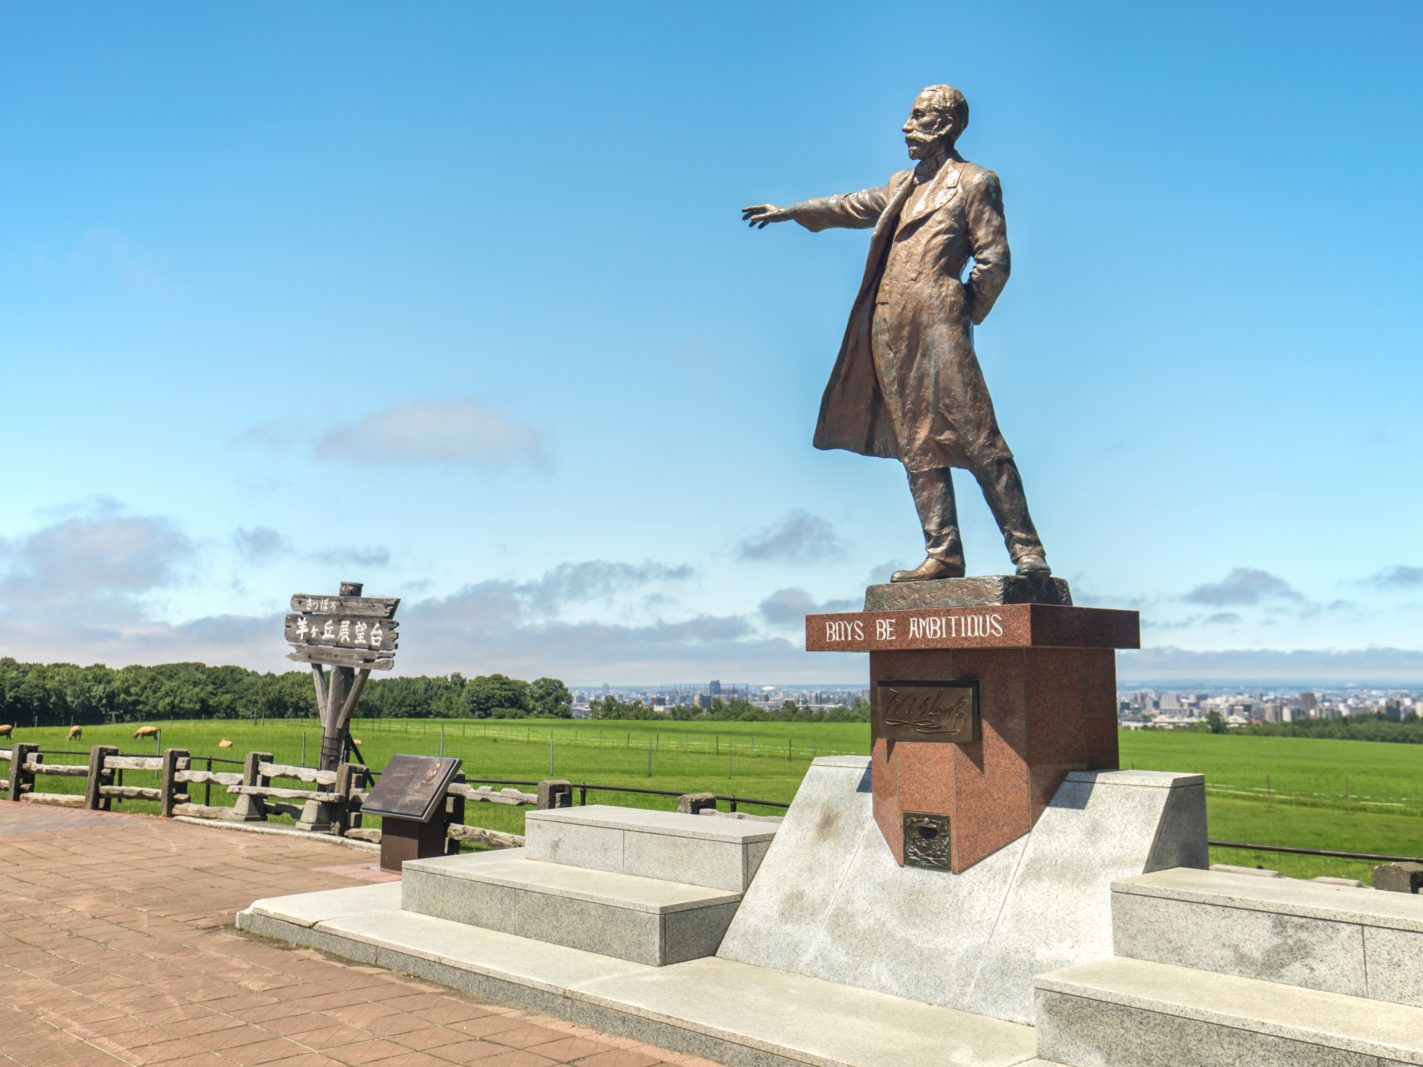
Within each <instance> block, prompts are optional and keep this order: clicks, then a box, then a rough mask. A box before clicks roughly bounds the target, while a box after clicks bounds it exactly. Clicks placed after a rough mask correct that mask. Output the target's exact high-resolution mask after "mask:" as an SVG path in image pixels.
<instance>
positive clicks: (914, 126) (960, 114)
mask: <svg viewBox="0 0 1423 1067" xmlns="http://www.w3.org/2000/svg"><path fill="white" fill-rule="evenodd" d="M967 125H968V101H967V100H966V99H965V98H964V95H963V93H961V92H959V91H958V90H957V89H955V88H954V87H953V86H952V85H931V86H929V87H928V88H927V89H924V90H922V91H921V92H920V93H919V95H918V96H916V97H915V98H914V106H913V107H911V108H910V109H909V121H908V122H906V123H905V124H904V143H905V144H907V145H908V146H909V158H910V159H926V158H928V157H929V156H932V155H934V153H936V152H938V151H940V150H942V149H945V148H952V147H953V146H954V142H955V141H957V140H958V139H959V134H961V133H963V131H964V127H965V126H967Z"/></svg>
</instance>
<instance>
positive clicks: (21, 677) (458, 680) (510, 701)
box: [0, 657, 573, 726]
mask: <svg viewBox="0 0 1423 1067" xmlns="http://www.w3.org/2000/svg"><path fill="white" fill-rule="evenodd" d="M572 706H573V697H572V695H571V694H570V693H569V692H568V687H567V686H565V685H564V684H563V683H562V682H561V681H559V680H558V679H557V678H536V679H534V680H533V681H532V682H525V681H521V680H520V679H518V678H510V677H508V676H507V675H503V674H488V675H479V676H477V677H474V678H465V677H464V676H463V675H461V674H458V673H455V674H449V675H443V676H436V677H424V676H420V677H399V678H372V679H371V680H370V681H369V682H368V683H367V684H366V687H365V689H364V691H363V692H362V694H361V702H360V706H359V710H358V712H357V713H358V714H359V715H361V716H362V717H365V718H380V717H385V718H399V719H406V718H409V719H425V718H451V719H459V718H473V719H484V718H500V719H512V718H523V717H525V716H547V717H554V718H564V719H566V718H569V717H570V716H571V715H572V713H573V712H572ZM315 714H316V690H315V687H314V686H313V685H312V680H311V674H310V672H309V671H287V672H284V673H282V674H271V673H267V674H263V673H259V672H257V671H249V670H247V669H245V668H243V667H209V666H207V665H206V664H202V663H165V664H162V665H160V666H156V667H137V666H133V667H121V668H117V669H115V668H112V667H106V666H104V665H103V664H94V665H92V666H89V667H79V666H76V665H75V664H72V663H19V662H17V661H16V660H14V659H11V658H9V657H4V658H0V722H6V723H12V724H15V725H20V726H69V725H87V724H90V723H105V722H142V721H144V720H146V719H164V720H167V719H254V720H255V719H263V718H269V719H301V718H307V717H309V716H314V715H315Z"/></svg>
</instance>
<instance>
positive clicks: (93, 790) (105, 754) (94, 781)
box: [84, 745, 119, 811]
mask: <svg viewBox="0 0 1423 1067" xmlns="http://www.w3.org/2000/svg"><path fill="white" fill-rule="evenodd" d="M118 754H119V750H118V749H116V748H114V747H113V746H112V745H95V746H94V747H93V748H91V749H90V750H89V777H88V779H86V780H85V782H84V806H85V807H86V808H88V809H89V810H90V811H112V810H113V806H114V802H113V800H112V799H110V798H109V797H106V796H104V788H103V787H104V786H106V785H113V783H114V772H113V771H111V770H110V769H109V767H108V758H109V757H110V756H117V755H118Z"/></svg>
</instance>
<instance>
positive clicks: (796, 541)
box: [736, 508, 845, 563]
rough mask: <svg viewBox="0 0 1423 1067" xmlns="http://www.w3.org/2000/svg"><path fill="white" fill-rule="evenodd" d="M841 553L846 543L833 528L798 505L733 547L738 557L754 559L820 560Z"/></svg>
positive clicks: (822, 560) (803, 561)
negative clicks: (773, 523) (778, 519)
mask: <svg viewBox="0 0 1423 1067" xmlns="http://www.w3.org/2000/svg"><path fill="white" fill-rule="evenodd" d="M844 555H845V545H844V543H843V542H842V541H841V540H840V537H839V535H838V534H836V533H835V528H834V527H833V526H831V525H830V523H829V522H828V521H827V520H825V519H823V518H821V517H820V516H819V515H812V514H811V513H810V512H808V511H804V510H802V509H800V508H797V509H795V510H794V511H789V512H787V513H786V514H785V515H784V516H782V517H781V519H780V521H779V522H777V523H776V524H775V525H774V526H769V527H767V528H766V529H764V530H762V531H761V532H760V533H758V534H755V535H753V536H751V537H748V538H746V539H744V540H743V541H741V542H740V543H739V544H738V545H737V546H736V556H737V558H738V559H743V560H751V561H755V562H787V563H821V562H826V561H829V560H835V559H841V558H843V557H844Z"/></svg>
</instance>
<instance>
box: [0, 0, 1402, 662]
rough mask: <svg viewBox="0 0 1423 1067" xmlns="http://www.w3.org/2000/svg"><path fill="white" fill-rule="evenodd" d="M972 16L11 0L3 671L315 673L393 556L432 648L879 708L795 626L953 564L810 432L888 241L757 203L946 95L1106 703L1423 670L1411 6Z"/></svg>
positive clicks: (891, 152)
mask: <svg viewBox="0 0 1423 1067" xmlns="http://www.w3.org/2000/svg"><path fill="white" fill-rule="evenodd" d="M921 16H922V6H920V5H908V4H902V3H897V2H890V3H888V5H887V6H885V5H882V6H881V8H879V9H877V12H876V22H877V24H882V25H890V26H903V25H907V24H909V20H910V19H911V18H917V17H921ZM944 19H945V22H946V24H947V23H952V33H924V34H899V35H897V36H896V37H895V39H894V41H893V44H892V46H885V47H867V45H866V41H867V37H866V33H867V31H866V29H865V16H864V11H863V8H862V7H861V6H859V5H851V4H848V3H839V2H836V0H821V2H818V3H816V4H813V5H811V4H801V3H788V4H785V5H782V6H779V7H776V8H774V10H773V13H769V14H768V11H767V9H765V8H764V6H762V5H755V4H749V3H736V2H733V3H730V4H720V5H700V6H699V5H667V4H653V3H636V2H634V3H628V4H619V5H601V6H600V5H587V4H573V3H558V2H554V3H550V4H545V5H538V6H519V5H503V6H499V5H475V4H458V3H452V2H449V0H433V2H431V3H428V4H421V5H415V6H408V5H407V6H402V7H400V8H396V7H394V6H392V5H389V4H385V3H377V2H374V0H343V2H341V3H340V4H337V3H335V2H334V0H312V2H310V3H304V4H300V5H277V4H272V3H263V2H262V0H258V3H257V4H256V5H241V6H237V5H212V4H206V5H204V4H186V3H179V2H178V0H154V2H151V3H145V4H141V5H112V4H104V3H99V2H97V0H53V2H51V3H46V4H28V5H27V4H10V5H6V6H5V8H4V10H3V12H0V34H3V37H4V40H5V42H6V44H7V45H8V51H7V61H6V63H5V64H4V66H3V69H0V93H3V95H4V98H5V99H6V101H7V102H8V106H7V107H5V108H0V145H3V147H4V149H5V152H6V158H7V160H9V161H10V165H9V166H7V168H6V170H5V174H4V177H3V178H0V184H2V185H3V188H4V191H5V200H6V203H7V204H9V205H10V206H11V209H12V210H11V211H10V213H9V215H8V218H7V226H6V230H5V236H4V238H3V239H0V346H3V348H2V349H0V350H3V351H4V353H5V356H6V360H5V364H6V379H5V417H4V420H3V422H0V446H3V450H4V455H5V456H6V466H5V490H4V493H3V495H0V656H6V655H8V656H13V657H15V658H17V659H21V660H37V661H50V662H53V661H66V662H77V663H80V664H88V663H94V662H103V663H107V664H109V665H111V666H115V667H120V666H123V665H126V664H129V663H146V664H152V663H162V662H174V661H184V660H200V661H204V662H208V663H214V664H223V663H235V664H240V665H243V666H246V667H250V668H253V669H259V670H284V669H289V668H293V667H295V666H296V665H294V664H291V663H289V662H288V661H287V660H286V659H285V658H284V657H285V653H286V650H287V646H286V644H285V642H284V641H283V639H282V632H281V631H282V625H281V617H282V615H283V613H284V612H285V611H286V610H287V600H288V597H289V596H290V595H291V594H293V593H297V592H303V593H326V592H334V591H335V590H336V587H337V585H338V583H339V582H341V581H344V580H357V581H363V582H364V583H365V585H366V589H367V590H368V591H369V592H370V593H371V594H372V595H379V596H398V597H401V598H402V604H401V607H400V611H399V613H398V618H399V620H400V621H401V626H402V630H401V633H402V644H401V651H400V658H399V665H398V666H397V668H396V670H397V672H398V673H401V674H437V673H439V674H445V673H449V672H451V671H459V672H462V673H464V674H466V675H476V674H488V673H494V672H501V673H505V674H509V675H512V676H515V677H522V678H535V677H539V676H545V675H546V676H553V677H559V678H563V679H565V680H568V681H570V684H572V683H573V682H578V683H579V684H600V683H601V682H602V681H604V680H606V681H610V682H617V681H619V680H627V679H639V678H669V677H670V678H698V677H705V678H708V679H710V678H712V677H716V676H717V675H720V676H722V677H737V678H758V677H764V678H768V679H772V680H773V681H774V683H775V684H781V685H783V684H797V683H802V682H812V681H813V682H816V683H817V684H822V685H828V684H840V685H845V686H853V685H854V684H856V683H857V682H859V681H861V680H862V679H864V678H865V677H866V674H867V670H866V664H865V659H864V657H863V656H862V655H845V654H830V653H814V654H810V653H806V652H805V651H804V644H803V637H802V626H803V622H802V620H803V618H804V616H805V615H806V614H807V613H810V612H827V611H839V610H855V609H857V608H858V607H859V605H860V603H861V598H862V596H863V590H864V587H865V586H866V585H867V584H869V583H871V582H880V581H884V580H885V579H886V578H887V577H888V575H889V573H890V572H891V571H892V570H894V569H896V568H898V567H904V566H913V565H914V564H916V563H918V561H919V559H920V558H922V554H921V551H920V549H921V544H922V543H921V540H920V534H919V529H918V524H917V522H916V520H915V516H914V514H913V509H912V507H911V506H910V504H909V502H908V499H907V494H906V493H905V487H904V480H905V479H904V472H903V470H902V469H900V468H899V467H898V466H897V465H896V464H894V463H891V462H887V461H873V460H868V459H864V458H862V457H859V456H854V455H850V454H847V453H842V452H818V451H816V450H815V449H814V448H813V447H812V446H811V440H810V439H811V433H812V429H813V427H814V424H815V418H816V412H817V410H818V407H819V403H820V396H821V390H822V388H823V387H824V384H825V381H826V377H827V375H828V372H829V369H830V365H831V363H832V361H833V359H834V355H835V351H836V348H837V346H838V345H839V342H840V338H841V334H842V331H843V330H844V326H845V320H846V315H847V313H848V310H849V307H850V304H851V302H852V300H853V297H854V294H855V291H856V286H857V285H858V283H859V279H860V275H861V271H862V269H863V265H864V256H865V251H866V246H867V240H868V235H867V234H866V233H865V232H862V231H836V232H830V233H824V234H820V235H817V236H814V237H812V235H810V234H807V233H805V232H804V231H803V230H801V229H800V228H799V227H795V226H781V227H775V228H773V229H770V230H767V231H766V232H764V233H761V232H756V233H754V234H753V233H750V232H749V231H748V230H747V229H746V227H745V226H743V225H742V224H741V222H740V214H739V209H740V207H741V206H742V205H745V204H753V203H761V202H768V201H769V202H779V203H787V202H791V201H794V200H796V199H800V198H803V197H809V196H816V195H824V194H830V193H837V192H844V191H849V190H854V189H859V188H864V187H867V186H871V185H881V184H883V183H884V182H885V181H886V180H887V179H888V177H889V175H890V174H891V173H892V172H893V171H895V170H896V169H898V168H901V167H903V166H905V164H906V163H907V162H908V161H907V158H906V155H905V149H904V143H903V138H902V135H901V132H900V126H901V124H902V123H903V122H904V119H905V117H906V115H907V111H908V108H909V106H910V103H911V101H912V100H913V98H914V96H915V94H916V93H917V92H918V90H919V89H920V88H922V87H923V86H925V85H928V84H934V83H941V82H948V83H952V84H955V85H957V86H959V87H960V88H961V89H962V90H963V91H964V92H965V93H966V95H967V98H968V101H969V106H970V114H971V121H970V123H969V126H968V128H967V131H966V132H965V134H964V136H963V139H962V140H961V142H960V148H961V150H962V152H963V154H964V155H965V156H966V157H968V158H969V159H970V160H973V161H974V162H976V163H979V164H981V165H983V166H986V167H990V168H992V169H993V170H994V171H996V172H997V173H998V175H999V176H1000V178H1001V180H1002V186H1003V190H1004V197H1005V202H1006V209H1007V218H1008V236H1009V240H1010V242H1011V245H1012V250H1013V276H1012V279H1011V280H1010V281H1009V283H1008V285H1007V287H1006V289H1005V290H1004V292H1003V294H1002V296H1001V297H1000V299H999V300H998V302H997V304H996V305H995V307H994V310H993V314H992V315H991V317H990V318H989V319H988V320H987V321H986V322H985V323H984V324H983V326H982V327H980V328H979V329H978V331H977V336H976V345H977V350H978V354H979V357H980V359H981V361H982V363H983V367H984V371H985V374H986V376H987V378H988V382H989V385H990V388H991V390H992V393H993V396H994V400H995V404H996V405H997V412H998V417H999V420H1000V422H1001V423H1002V426H1003V429H1004V432H1005V434H1006V437H1007V439H1008V440H1010V441H1011V442H1012V443H1013V448H1014V450H1015V454H1016V457H1017V462H1018V464H1019V466H1020V468H1021V469H1022V472H1023V476H1024V479H1025V482H1026V484H1027V487H1028V491H1029V495H1030V499H1031V500H1032V505H1033V517H1034V519H1035V520H1036V523H1037V525H1038V527H1039V530H1040V531H1041V533H1042V535H1043V537H1044V540H1045V544H1046V546H1047V553H1048V560H1049V562H1050V563H1051V564H1052V566H1053V569H1054V571H1055V573H1056V574H1058V575H1059V576H1061V577H1063V578H1066V579H1067V580H1068V581H1069V582H1070V583H1071V585H1072V590H1073V595H1074V598H1075V600H1076V602H1077V603H1079V604H1084V605H1093V606H1099V607H1121V608H1132V609H1136V610H1139V611H1140V612H1141V616H1142V641H1143V645H1144V646H1145V647H1144V648H1143V649H1142V650H1141V651H1139V652H1124V653H1122V654H1120V655H1119V656H1118V671H1119V674H1120V676H1121V677H1122V678H1123V679H1124V680H1126V679H1131V680H1134V681H1139V682H1147V681H1151V680H1153V679H1194V680H1196V683H1197V684H1201V683H1206V682H1211V681H1216V680H1227V679H1235V680H1239V681H1240V682H1241V683H1242V684H1250V683H1251V682H1252V680H1258V681H1270V680H1279V679H1298V681H1297V682H1296V683H1295V684H1301V685H1303V684H1311V683H1312V684H1326V683H1331V682H1341V683H1342V682H1347V681H1366V682H1371V683H1378V682H1384V683H1397V684H1415V683H1418V684H1423V626H1420V625H1419V620H1420V619H1423V548H1420V545H1423V541H1420V538H1419V536H1418V531H1419V530H1420V528H1423V494H1420V493H1418V492H1417V491H1416V490H1415V489H1413V488H1410V486H1412V484H1413V482H1415V481H1416V480H1417V478H1416V475H1415V474H1414V470H1413V468H1414V467H1416V465H1417V461H1418V457H1419V456H1423V420H1420V419H1419V418H1418V415H1417V397H1418V396H1419V395H1423V360H1420V359H1419V358H1418V354H1419V353H1420V352H1423V302H1420V301H1419V300H1418V297H1417V289H1418V280H1419V271H1418V265H1417V262H1416V252H1415V249H1416V248H1418V247H1419V246H1421V245H1423V202H1420V199H1419V197H1418V195H1417V175H1418V173H1419V172H1420V169H1423V148H1421V147H1420V146H1419V144H1418V141H1417V138H1415V137H1413V136H1412V135H1411V133H1410V131H1412V130H1413V129H1414V128H1415V126H1416V125H1417V123H1416V118H1417V114H1416V112H1417V110H1418V103H1417V96H1418V94H1417V93H1416V91H1415V86H1414V81H1415V80H1416V73H1415V72H1416V67H1417V55H1416V52H1417V42H1418V41H1419V40H1420V39H1423V5H1416V4H1412V5H1408V4H1398V3H1382V2H1370V0H1365V2H1364V3H1363V4H1362V5H1356V6H1354V7H1351V8H1350V9H1349V13H1348V17H1347V18H1341V17H1339V11H1338V9H1337V7H1335V6H1325V5H1323V4H1319V3H1314V2H1310V0H1303V2H1301V3H1297V4H1293V5H1290V6H1289V7H1288V8H1282V7H1279V6H1276V5H1253V6H1252V5H1236V4H1227V3H1225V2H1224V0H1204V2H1202V3H1198V4H1192V5H1186V6H1181V5H1175V6H1169V5H1168V6H1161V5H1141V4H1132V3H1126V2H1125V0H1120V2H1119V0H1102V2H1098V3H1093V4H1089V5H1062V4H1055V3H1049V2H1047V0H1025V2H1023V3H1019V4H1013V5H982V4H980V5H955V6H954V7H953V8H952V10H951V12H950V11H947V10H946V11H945V12H944ZM768 22H769V23H774V24H775V26H776V27H777V28H778V29H779V30H780V31H781V32H765V33H762V32H753V31H748V28H747V27H748V24H752V23H756V24H761V23H768ZM787 27H793V30H792V31H791V32H786V28H787ZM961 473H962V472H961ZM960 488H961V492H960V498H961V508H962V515H961V517H962V520H963V527H964V536H965V541H966V548H967V554H968V564H969V569H970V572H971V573H975V574H994V573H1002V572H1003V571H1004V570H1006V569H1007V568H1008V566H1009V564H1008V559H1007V555H1006V553H1005V552H1004V550H1003V546H1002V543H1001V539H1000V537H999V534H998V531H997V528H996V526H995V524H994V523H993V520H992V518H991V517H990V516H989V514H988V511H987V508H986V507H984V506H983V503H982V500H981V499H979V496H980V494H979V493H978V492H977V491H976V489H974V488H973V486H972V483H971V480H970V481H968V482H962V481H961V482H960ZM827 679H828V680H829V681H827Z"/></svg>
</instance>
